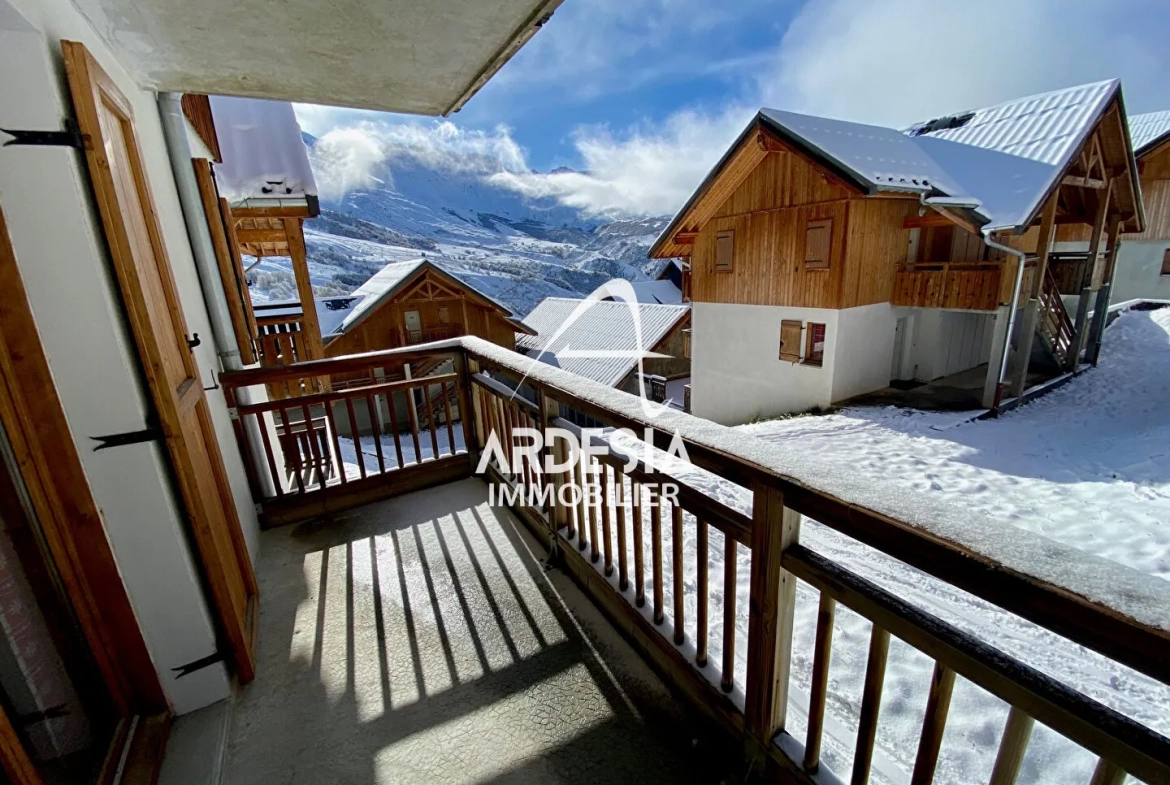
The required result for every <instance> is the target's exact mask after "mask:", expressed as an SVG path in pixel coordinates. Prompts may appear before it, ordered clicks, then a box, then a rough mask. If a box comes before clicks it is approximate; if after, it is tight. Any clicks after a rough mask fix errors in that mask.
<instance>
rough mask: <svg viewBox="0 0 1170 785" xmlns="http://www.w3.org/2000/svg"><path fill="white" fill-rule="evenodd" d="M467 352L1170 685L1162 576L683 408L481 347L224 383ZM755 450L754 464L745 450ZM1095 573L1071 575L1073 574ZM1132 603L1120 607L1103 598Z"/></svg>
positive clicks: (312, 365) (422, 350)
mask: <svg viewBox="0 0 1170 785" xmlns="http://www.w3.org/2000/svg"><path fill="white" fill-rule="evenodd" d="M462 353H466V356H467V357H469V358H473V359H475V360H477V361H479V362H480V363H481V364H483V365H484V366H486V367H491V368H493V369H496V370H500V371H503V372H505V373H510V374H512V375H516V376H522V377H524V381H525V383H526V384H529V385H531V386H533V387H535V388H536V389H538V390H541V391H543V392H545V393H546V394H548V395H551V396H552V397H553V398H555V399H556V400H557V401H559V402H561V403H563V404H565V405H567V406H569V407H571V408H574V409H576V410H577V411H579V412H581V413H582V414H585V415H586V416H589V417H592V418H594V419H596V420H598V421H600V422H606V423H609V424H611V425H613V426H615V427H625V428H631V429H633V430H635V431H641V430H642V429H643V428H645V427H651V428H653V430H654V439H655V444H656V446H658V447H660V448H662V449H667V448H668V447H669V443H670V439H671V434H672V433H674V432H675V431H677V432H678V433H679V434H680V436H681V437H682V439H683V441H684V443H685V444H686V448H687V451H688V455H689V458H690V460H691V461H692V462H693V463H694V464H696V465H697V466H699V467H700V468H704V469H707V470H709V471H713V472H715V473H717V474H719V475H720V476H722V477H724V478H726V479H728V480H730V481H731V482H734V483H736V484H738V485H741V486H744V487H747V488H753V487H754V486H756V485H757V484H761V483H764V484H769V485H772V486H774V487H775V488H777V489H778V490H779V491H780V492H782V493H783V494H784V499H785V505H786V506H788V507H790V508H792V509H794V510H796V511H797V512H800V513H802V514H803V515H807V516H808V517H810V518H813V519H815V520H817V521H820V522H821V523H823V524H825V525H826V526H829V527H830V528H833V529H836V530H838V531H840V532H841V533H843V534H846V535H848V536H850V537H853V538H855V539H857V540H859V541H860V542H863V543H865V544H866V545H869V546H871V547H874V548H876V549H878V550H881V551H883V552H885V553H887V554H889V555H891V556H894V557H895V558H897V559H899V560H901V561H904V562H906V563H907V564H910V565H911V566H914V567H916V568H918V569H920V570H923V571H924V572H927V573H929V574H931V575H934V576H935V577H938V578H940V579H942V580H944V581H946V582H948V583H951V584H953V585H955V586H958V587H960V588H962V589H963V590H965V591H968V592H970V593H972V594H974V595H976V596H979V597H981V598H983V599H985V600H987V601H988V602H991V603H993V604H995V605H997V606H999V607H1001V608H1004V609H1005V610H1008V611H1010V612H1012V613H1015V614H1017V615H1020V616H1022V617H1024V618H1026V619H1028V620H1029V621H1032V622H1034V623H1036V624H1039V625H1041V626H1043V627H1046V628H1048V629H1050V630H1053V631H1054V632H1057V633H1058V634H1060V635H1062V636H1064V637H1066V638H1069V639H1070V640H1073V641H1075V642H1077V643H1080V644H1081V645H1084V646H1086V647H1088V648H1090V649H1093V650H1095V651H1097V652H1099V653H1101V654H1104V655H1105V656H1107V657H1110V658H1112V659H1114V660H1117V661H1118V662H1121V663H1123V664H1125V665H1127V666H1129V667H1132V668H1134V669H1135V670H1138V671H1141V672H1142V673H1145V674H1147V675H1149V676H1151V677H1153V678H1155V679H1158V680H1159V681H1161V682H1163V683H1170V658H1168V657H1166V656H1165V652H1166V651H1167V650H1170V649H1168V648H1167V647H1170V614H1167V612H1166V609H1167V608H1170V587H1167V586H1166V585H1165V582H1164V581H1161V580H1159V579H1157V578H1155V577H1153V576H1148V575H1145V574H1143V573H1140V572H1138V571H1137V570H1133V569H1131V568H1128V567H1125V566H1123V565H1120V564H1117V563H1115V562H1111V561H1108V560H1106V559H1101V558H1097V557H1092V556H1089V555H1087V554H1085V553H1084V552H1083V551H1080V550H1078V549H1076V548H1073V547H1070V546H1067V545H1063V544H1061V543H1058V542H1056V541H1053V540H1049V539H1047V538H1045V537H1042V536H1041V535H1038V534H1035V533H1032V532H1027V531H1025V530H1022V529H1019V528H1016V527H1013V526H1010V525H1008V524H1003V523H1000V522H998V521H996V520H994V519H993V518H991V517H990V516H987V515H984V514H982V513H977V512H972V511H969V510H960V509H957V508H956V507H955V506H953V505H950V504H946V503H943V502H941V501H938V500H932V499H924V498H921V497H909V496H906V495H903V494H889V493H884V492H882V491H880V490H877V489H875V488H874V487H872V484H871V483H868V482H866V481H864V480H861V479H860V478H858V477H857V476H856V474H855V473H853V472H850V471H849V470H848V469H845V470H842V467H838V466H835V465H834V464H832V463H831V462H828V461H825V460H823V459H820V458H818V457H817V456H812V455H807V454H798V453H796V452H795V451H790V450H786V449H783V448H781V447H778V446H776V445H773V444H769V443H767V442H763V441H761V440H754V439H752V440H745V437H744V436H743V434H742V433H739V432H736V431H734V430H733V429H731V428H727V427H725V426H721V425H718V424H716V423H712V422H709V421H707V420H702V419H700V418H697V417H693V416H691V415H689V414H686V413H684V412H681V411H678V410H676V409H668V410H666V411H663V412H662V413H661V414H660V415H659V416H658V417H655V418H651V417H648V416H646V414H645V413H644V412H643V410H642V402H641V399H639V398H638V397H637V396H634V395H631V394H629V393H625V392H622V391H618V390H614V389H613V388H610V387H607V386H605V385H601V384H599V383H597V382H594V381H592V380H589V379H584V378H582V377H580V376H578V375H576V374H572V373H569V372H566V371H563V370H561V369H559V368H555V367H553V366H550V365H547V364H545V363H540V362H536V361H533V360H531V359H530V358H526V357H524V356H523V355H519V354H517V353H515V352H512V351H510V350H508V349H505V348H503V347H500V346H497V345H495V344H493V343H490V342H488V341H486V340H484V339H481V338H478V337H476V336H462V337H459V338H452V339H448V340H445V341H438V342H433V343H429V344H422V345H419V346H412V347H409V348H399V349H387V350H382V351H376V352H367V353H364V354H355V355H346V356H342V357H336V358H326V359H321V360H310V361H308V362H304V363H297V364H295V365H289V366H282V367H278V368H254V369H245V370H241V371H230V372H225V373H223V374H221V377H220V378H221V383H222V384H224V385H225V386H228V387H233V388H238V387H244V386H248V385H254V384H267V383H270V382H274V381H287V380H290V379H297V378H303V377H308V376H326V375H329V374H331V373H344V372H352V371H357V370H364V369H368V368H371V367H377V366H379V365H394V364H399V363H403V362H414V361H418V360H421V359H424V358H428V357H433V356H435V355H436V354H443V355H450V356H451V357H455V356H457V355H460V354H462ZM745 443H746V446H749V447H750V450H748V451H747V452H750V455H741V454H739V452H738V451H740V450H743V449H744V447H745ZM1078 563H1079V564H1088V565H1090V566H1091V567H1092V569H1091V570H1090V569H1083V570H1077V571H1076V573H1077V574H1076V575H1075V576H1072V575H1070V574H1069V570H1068V565H1070V564H1078ZM1103 595H1104V596H1106V597H1128V598H1130V601H1129V602H1128V603H1127V604H1126V605H1125V607H1121V606H1120V605H1117V606H1114V605H1111V604H1109V603H1108V602H1107V601H1105V600H1104V599H1102V596H1103Z"/></svg>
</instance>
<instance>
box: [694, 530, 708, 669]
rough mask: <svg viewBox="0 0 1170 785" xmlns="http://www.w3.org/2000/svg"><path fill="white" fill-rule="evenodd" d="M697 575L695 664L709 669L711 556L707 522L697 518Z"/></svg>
mask: <svg viewBox="0 0 1170 785" xmlns="http://www.w3.org/2000/svg"><path fill="white" fill-rule="evenodd" d="M695 533H696V537H695V551H696V554H695V575H696V578H697V581H696V583H697V584H698V585H697V586H696V592H695V595H696V596H695V663H696V664H697V665H698V666H699V667H700V668H705V667H707V644H708V637H709V636H708V624H707V619H708V617H709V615H710V610H711V608H710V603H711V592H710V589H709V587H708V578H709V577H710V563H711V555H710V548H709V547H708V534H709V530H708V528H707V522H706V521H704V520H703V519H702V518H700V517H699V516H697V515H696V516H695Z"/></svg>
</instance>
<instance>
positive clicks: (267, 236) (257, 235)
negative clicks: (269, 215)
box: [236, 215, 288, 245]
mask: <svg viewBox="0 0 1170 785" xmlns="http://www.w3.org/2000/svg"><path fill="white" fill-rule="evenodd" d="M236 218H237V219H238V218H239V216H238V215H237V216H236ZM236 238H237V240H238V241H239V243H240V245H249V244H260V243H279V244H284V243H287V242H288V235H287V234H286V232H285V230H284V229H240V228H239V227H238V226H237V228H236Z"/></svg>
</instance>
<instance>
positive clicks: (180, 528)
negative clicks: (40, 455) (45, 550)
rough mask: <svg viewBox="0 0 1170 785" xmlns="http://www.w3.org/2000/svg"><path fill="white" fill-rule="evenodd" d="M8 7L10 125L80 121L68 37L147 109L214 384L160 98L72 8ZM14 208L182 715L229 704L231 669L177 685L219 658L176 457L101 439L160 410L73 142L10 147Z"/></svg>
mask: <svg viewBox="0 0 1170 785" xmlns="http://www.w3.org/2000/svg"><path fill="white" fill-rule="evenodd" d="M10 1H11V2H12V3H13V5H12V6H9V5H7V2H8V0H0V126H2V127H9V128H22V129H26V128H27V129H43V130H55V129H59V128H61V127H62V121H63V119H64V118H65V117H66V116H69V115H71V114H72V112H71V110H70V109H69V106H70V102H69V99H68V88H67V85H66V83H65V79H64V66H63V63H62V58H61V53H60V51H61V50H60V43H59V42H60V39H70V40H76V41H81V42H82V43H84V44H85V45H86V46H87V47H88V48H89V49H90V51H91V52H92V53H93V54H94V56H95V57H96V58H97V60H98V61H99V62H100V64H101V65H102V67H103V68H104V69H105V70H106V71H107V73H109V74H110V76H111V78H112V79H114V81H115V82H116V83H117V84H118V86H119V88H120V89H121V90H122V92H123V93H124V94H125V95H126V96H127V98H128V99H129V100H130V101H131V103H132V104H133V107H134V113H135V120H136V124H137V129H138V134H139V142H140V145H141V149H142V153H143V156H144V158H145V161H146V168H147V174H148V177H149V179H150V186H151V190H152V192H153V194H154V197H155V201H156V205H157V208H158V214H159V219H160V222H161V225H162V230H163V239H164V241H165V243H166V246H167V250H168V253H169V256H170V262H171V266H172V268H173V270H174V275H175V280H176V283H177V286H178V289H179V292H180V298H181V301H182V304H183V310H184V314H185V316H186V320H187V325H188V329H189V330H190V331H191V332H193V333H194V332H197V333H199V335H200V337H201V338H202V340H203V343H202V345H201V346H200V347H198V348H196V349H195V352H196V359H197V362H198V365H199V367H200V369H202V373H203V381H204V386H211V385H212V384H213V382H214V379H215V374H216V372H217V371H218V364H217V358H216V347H215V343H214V340H213V337H212V333H211V329H210V326H209V323H208V318H207V313H206V309H205V307H204V304H203V300H202V295H201V291H200V288H199V282H198V278H197V275H196V271H195V266H194V262H193V259H192V256H191V250H190V247H189V245H188V241H187V233H186V229H185V226H184V224H183V219H182V214H181V210H180V206H179V203H178V197H177V194H176V190H175V185H174V181H173V179H172V175H171V169H170V164H169V161H168V158H167V152H166V148H165V143H164V140H163V135H162V128H161V124H160V121H159V116H158V110H157V105H156V103H155V97H154V94H153V93H150V92H146V91H143V90H139V89H138V88H137V86H136V85H135V83H134V81H133V80H132V79H131V78H130V77H129V75H128V74H127V73H126V72H125V71H123V70H122V69H121V68H120V67H119V65H118V63H117V62H115V61H114V59H113V57H112V56H111V55H110V53H109V51H108V50H107V49H106V48H105V46H104V45H103V44H102V43H101V41H99V40H98V39H97V36H96V35H95V34H94V33H93V30H92V29H91V28H90V27H89V25H88V23H87V22H85V21H84V20H83V19H82V17H81V16H80V15H79V14H78V13H77V12H76V10H75V9H74V7H73V6H72V5H71V4H70V3H69V2H68V0H10ZM0 204H2V205H3V208H4V211H5V214H6V216H7V219H8V226H9V231H10V233H11V235H12V241H13V245H14V247H15V250H16V255H17V259H18V264H19V266H20V270H21V275H22V277H23V278H24V282H25V285H26V287H27V289H28V293H29V299H30V300H31V303H32V309H33V313H34V318H35V319H36V322H37V326H38V330H39V332H40V336H41V341H42V343H43V345H44V348H45V352H46V354H47V356H48V359H49V363H50V367H51V369H52V372H53V376H54V380H55V382H56V385H57V388H58V392H59V394H60V396H61V400H62V404H63V406H64V409H65V413H66V417H67V419H68V422H69V426H70V429H71V431H72V433H73V436H74V439H75V441H76V444H77V448H78V451H79V453H80V455H81V459H82V463H83V466H84V468H85V472H86V475H87V477H88V479H89V483H90V486H91V490H92V492H93V495H94V497H95V499H96V501H97V503H98V506H99V508H100V509H101V512H102V515H103V519H104V521H105V524H106V530H107V533H108V535H109V538H110V541H111V544H112V547H113V551H114V554H115V557H116V559H117V561H118V566H119V569H120V570H121V572H122V575H123V578H124V580H125V582H126V586H127V590H128V592H129V594H130V598H131V602H132V603H133V605H134V609H135V612H136V614H137V616H138V619H139V622H140V624H141V627H142V630H143V633H144V637H145V638H146V643H147V646H148V647H149V649H150V653H151V656H152V658H153V659H154V663H155V666H156V668H157V670H158V672H159V674H160V678H161V680H162V683H163V687H164V689H165V690H166V692H167V695H168V697H169V698H170V700H171V703H172V706H173V708H174V710H175V711H176V713H180V714H181V713H184V712H187V711H192V710H194V709H197V708H200V707H201V706H204V705H207V704H209V703H211V702H214V701H216V700H219V699H221V698H223V697H226V696H227V694H228V680H227V677H226V672H225V671H224V669H223V667H222V666H220V665H215V666H212V667H209V668H205V669H203V670H200V671H198V672H196V673H194V674H191V675H189V676H186V677H184V678H182V679H175V678H174V675H173V672H172V670H171V669H172V668H175V667H177V666H179V665H182V664H185V663H188V662H191V661H193V660H196V659H199V658H201V657H205V656H207V655H208V654H210V653H211V652H213V651H214V650H215V645H216V644H215V635H214V628H213V625H212V620H211V616H210V614H209V612H208V607H207V605H206V602H205V598H204V595H203V589H202V587H201V585H200V581H199V577H198V572H197V569H196V561H195V554H194V550H193V547H192V545H191V543H189V542H188V535H187V530H186V525H185V523H184V522H183V513H182V511H181V509H180V507H179V506H178V504H177V501H176V495H175V493H174V491H173V489H172V487H171V483H170V480H169V477H168V467H167V462H166V460H165V456H164V450H163V449H162V447H161V445H157V444H139V445H133V446H126V447H119V448H114V449H110V450H103V451H102V452H94V451H93V446H94V442H93V441H92V440H91V438H90V437H92V436H97V435H103V434H111V433H118V432H124V431H133V430H139V429H141V428H142V427H143V426H144V421H145V417H146V413H147V410H148V406H147V399H146V396H145V393H144V389H143V385H142V381H141V377H140V375H139V373H138V368H137V359H136V352H135V348H134V342H133V337H132V336H131V335H130V334H129V332H128V331H127V328H126V325H125V324H124V317H123V315H122V310H121V303H120V299H119V296H118V291H117V286H116V282H115V280H114V277H113V272H112V269H111V267H110V265H109V261H108V259H107V257H106V251H105V242H104V238H103V235H102V232H101V227H100V223H99V222H98V219H97V216H96V212H95V210H94V205H93V199H92V195H91V193H90V191H89V181H88V174H87V172H86V170H85V162H84V158H83V157H82V156H81V155H80V154H79V153H78V152H76V151H73V150H71V149H69V148H61V147H15V148H13V147H10V148H5V149H0ZM208 399H209V402H210V407H211V411H212V416H213V419H214V421H215V425H216V430H217V433H218V437H219V441H220V445H221V448H222V452H223V455H224V459H225V461H226V463H227V467H228V473H229V475H230V476H231V478H232V484H233V491H234V492H235V497H236V502H237V508H238V510H239V513H240V517H241V520H242V522H243V526H244V530H245V534H246V536H247V538H248V542H249V546H250V548H251V550H252V551H253V553H254V552H255V550H256V545H257V538H258V527H257V523H256V516H255V513H254V511H253V509H252V505H251V501H250V498H249V494H248V490H247V481H246V476H245V475H244V472H243V467H242V464H241V461H240V457H239V454H238V451H237V450H236V448H235V443H234V437H233V434H232V430H231V424H230V421H229V419H228V417H227V410H226V406H225V404H224V400H223V397H222V395H221V394H220V393H219V392H209V393H208Z"/></svg>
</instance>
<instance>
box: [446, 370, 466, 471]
mask: <svg viewBox="0 0 1170 785" xmlns="http://www.w3.org/2000/svg"><path fill="white" fill-rule="evenodd" d="M455 386H456V385H455V382H451V387H452V389H454V388H455ZM440 387H441V388H442V393H443V413H444V415H445V416H446V417H447V445H448V446H449V447H450V448H451V454H452V455H454V454H455V422H454V420H452V419H451V394H450V393H448V392H447V382H443V383H442V384H441V385H440ZM460 416H461V417H462V416H463V415H462V413H461V414H460ZM464 438H465V439H466V437H464Z"/></svg>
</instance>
